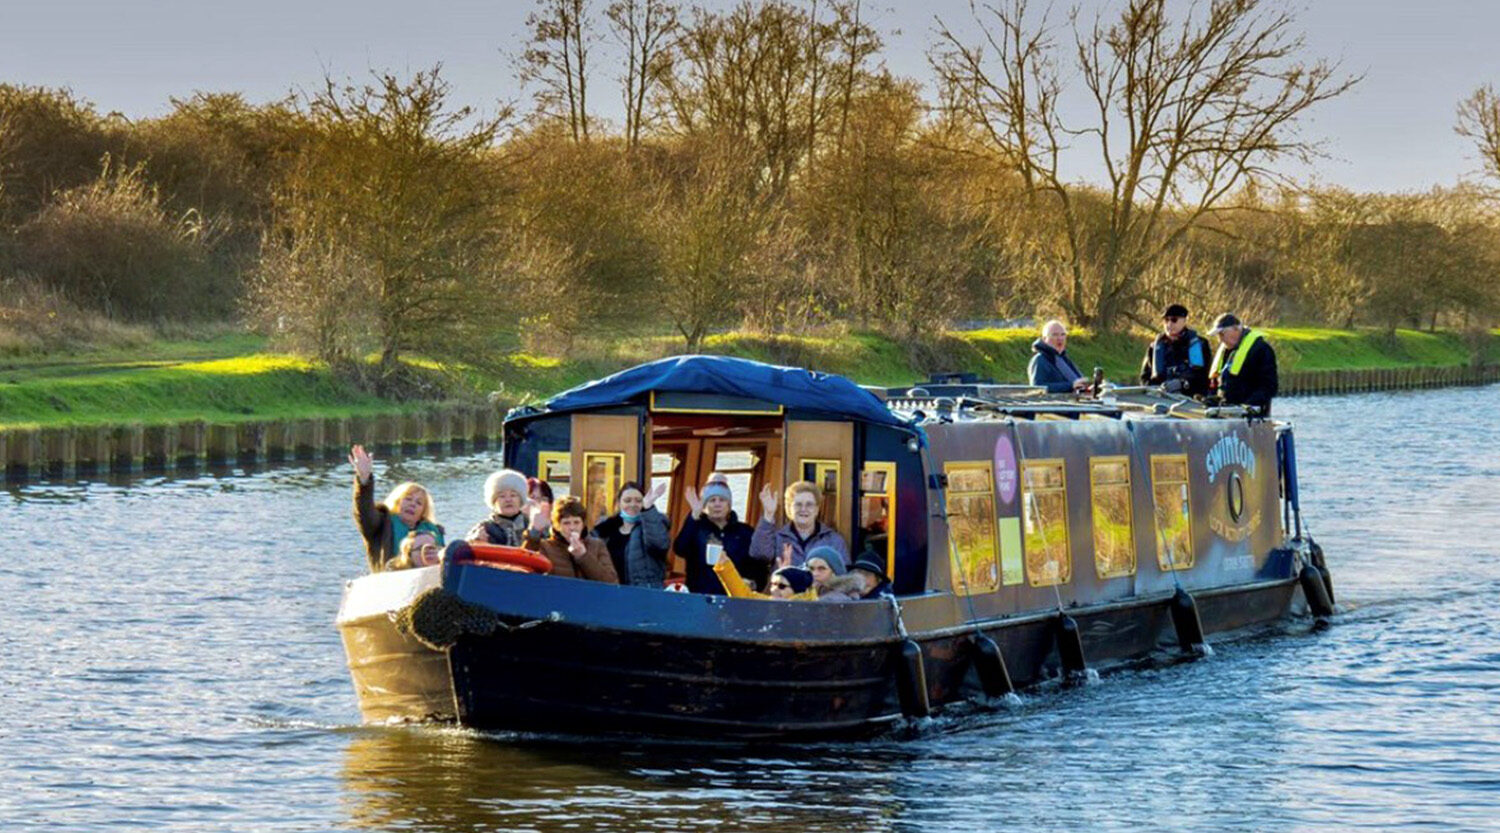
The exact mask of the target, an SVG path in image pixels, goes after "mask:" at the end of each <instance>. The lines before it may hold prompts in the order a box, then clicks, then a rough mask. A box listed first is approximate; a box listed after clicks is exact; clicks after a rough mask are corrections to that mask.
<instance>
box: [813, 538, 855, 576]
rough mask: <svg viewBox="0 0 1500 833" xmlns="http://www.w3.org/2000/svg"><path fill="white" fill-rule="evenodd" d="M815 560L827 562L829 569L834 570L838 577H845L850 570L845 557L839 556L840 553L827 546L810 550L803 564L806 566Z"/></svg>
mask: <svg viewBox="0 0 1500 833" xmlns="http://www.w3.org/2000/svg"><path fill="white" fill-rule="evenodd" d="M814 558H820V559H822V560H824V561H827V562H828V567H829V569H831V570H833V574H834V575H836V576H841V575H843V574H844V573H845V572H847V571H848V569H849V567H848V565H846V564H845V563H844V557H843V556H842V555H839V551H838V550H836V549H834V548H833V547H830V546H828V545H826V544H824V545H823V546H819V547H813V548H812V549H810V550H808V551H807V556H806V557H805V558H803V559H802V563H804V564H806V563H807V562H809V561H811V560H813V559H814Z"/></svg>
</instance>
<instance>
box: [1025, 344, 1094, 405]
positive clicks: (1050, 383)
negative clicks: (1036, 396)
mask: <svg viewBox="0 0 1500 833" xmlns="http://www.w3.org/2000/svg"><path fill="white" fill-rule="evenodd" d="M1031 352H1033V353H1035V354H1036V355H1034V356H1032V357H1031V364H1029V365H1027V367H1026V376H1027V378H1029V379H1030V380H1031V384H1033V385H1036V386H1037V387H1043V388H1046V389H1047V391H1048V392H1049V393H1071V392H1072V391H1073V380H1074V379H1082V378H1083V373H1081V372H1079V370H1078V365H1075V364H1073V360H1072V359H1070V358H1068V354H1067V353H1059V352H1057V351H1056V350H1054V349H1053V348H1052V345H1050V344H1048V343H1047V342H1045V341H1042V340H1041V339H1037V340H1036V341H1033V342H1032V343H1031Z"/></svg>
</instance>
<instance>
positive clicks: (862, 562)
mask: <svg viewBox="0 0 1500 833" xmlns="http://www.w3.org/2000/svg"><path fill="white" fill-rule="evenodd" d="M849 569H851V570H864V571H865V572H867V573H874V574H875V575H876V576H877V577H879V579H880V580H881V581H890V580H891V578H890V576H887V575H886V574H885V568H884V567H882V566H880V565H879V564H876V563H875V562H874V561H871V560H870V559H868V558H861V559H859V560H858V561H856V562H854V563H853V564H851V565H850V566H849Z"/></svg>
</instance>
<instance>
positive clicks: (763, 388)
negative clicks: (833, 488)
mask: <svg viewBox="0 0 1500 833" xmlns="http://www.w3.org/2000/svg"><path fill="white" fill-rule="evenodd" d="M650 391H657V392H668V391H670V392H676V393H706V394H718V395H721V396H738V397H743V398H746V399H758V400H761V401H763V402H770V403H773V404H777V405H782V406H785V407H788V408H797V409H800V410H808V411H821V412H823V413H826V414H830V415H835V416H841V417H845V418H847V419H858V420H863V421H865V422H872V423H875V424H877V425H898V426H902V427H906V428H910V427H911V426H910V424H909V423H908V422H907V421H906V420H904V419H902V418H901V417H898V416H896V415H895V414H893V413H891V411H890V410H889V409H888V408H886V407H885V404H884V403H883V402H881V401H880V399H878V398H877V397H876V396H875V394H873V393H870V392H869V391H867V390H865V389H864V388H861V387H860V386H858V385H856V384H854V383H853V382H851V381H849V380H848V379H845V378H844V377H842V376H833V375H830V374H827V373H815V372H813V371H811V370H803V369H802V368H797V367H777V366H776V365H770V364H762V363H761V362H754V361H750V360H749V359H736V358H732V357H729V356H676V357H674V358H670V359H660V360H658V361H654V362H648V363H646V364H642V365H637V366H635V367H632V368H630V369H629V370H622V371H620V372H619V373H616V374H614V375H613V376H606V377H604V378H603V379H599V380H597V381H593V382H588V383H586V384H583V385H579V386H578V387H576V388H573V389H572V390H567V391H563V392H562V393H560V394H558V395H557V396H554V397H552V398H551V399H549V400H547V402H546V404H545V405H543V406H542V407H543V409H544V410H548V411H576V410H581V409H584V408H600V407H608V406H610V405H620V404H624V403H626V402H630V401H633V400H635V399H636V397H639V396H643V395H645V394H647V393H649V392H650Z"/></svg>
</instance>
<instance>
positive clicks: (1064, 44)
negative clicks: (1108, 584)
mask: <svg viewBox="0 0 1500 833" xmlns="http://www.w3.org/2000/svg"><path fill="white" fill-rule="evenodd" d="M1284 8H1285V7H1283V6H1281V5H1278V4H1276V3H1274V2H1272V0H1230V2H1223V3H1213V4H1207V5H1206V6H1197V7H1193V9H1192V10H1191V11H1187V10H1182V9H1178V8H1176V7H1175V6H1173V5H1172V4H1168V3H1166V2H1165V0H1130V1H1129V2H1122V3H1120V4H1117V5H1116V6H1115V7H1114V10H1113V11H1111V12H1109V13H1107V14H1106V15H1104V16H1102V17H1095V14H1094V12H1092V11H1090V10H1088V9H1082V10H1080V11H1079V12H1078V13H1077V14H1073V15H1067V14H1060V13H1055V12H1054V13H1052V14H1051V15H1050V16H1049V15H1048V14H1047V13H1045V10H1043V9H1041V8H1039V7H1037V6H1035V5H1028V3H1026V2H1025V1H1024V0H1007V2H1003V3H1000V4H996V5H995V6H994V7H980V9H979V11H977V12H976V13H975V17H974V18H973V19H965V20H949V21H941V24H940V26H939V27H938V28H937V30H936V33H935V35H934V36H933V39H932V43H931V44H930V50H929V56H928V57H929V59H930V62H931V65H932V66H933V68H934V78H935V80H934V81H933V82H932V83H931V84H929V85H928V86H927V87H923V86H921V85H919V84H918V83H917V82H916V81H914V80H913V79H910V78H903V77H900V76H897V75H895V74H893V73H892V72H891V71H890V70H889V69H888V68H887V66H886V65H885V63H884V61H883V54H884V49H885V45H884V42H883V39H882V32H881V28H880V22H879V18H878V16H876V15H873V14H872V12H871V9H870V8H869V7H868V6H867V5H866V4H864V3H863V2H861V0H823V2H817V3H807V2H802V3H799V2H790V1H789V0H788V1H787V2H782V1H781V0H761V1H760V2H748V0H747V2H741V3H739V4H736V5H733V6H729V7H727V8H723V9H716V10H707V9H702V8H696V7H690V6H687V5H683V4H680V3H677V2H673V0H613V2H608V3H606V2H604V0H537V2H536V4H535V8H534V13H533V14H532V16H531V17H530V18H529V20H528V27H529V28H528V32H529V41H528V45H527V48H526V49H525V50H524V51H523V52H522V53H521V55H520V56H519V57H518V59H517V61H518V66H517V72H518V74H519V75H520V76H521V77H522V78H523V80H525V81H526V82H527V83H528V84H529V87H528V89H529V90H530V92H531V98H530V99H529V100H526V101H522V102H519V103H518V104H516V105H515V106H513V107H512V106H489V107H485V106H471V105H469V104H466V103H463V102H458V101H455V100H454V97H453V94H452V91H451V89H450V88H449V87H448V85H447V84H446V82H445V81H444V80H443V78H442V73H441V69H440V68H433V69H430V70H423V71H418V72H415V73H412V74H396V73H388V72H383V71H378V70H377V71H375V72H373V73H372V74H371V75H370V76H369V78H368V79H363V80H360V79H355V80H338V79H332V78H329V79H323V80H322V81H321V82H320V83H316V84H314V85H313V86H312V87H310V88H308V89H307V90H305V91H303V92H299V93H296V94H293V95H289V96H288V97H287V98H286V99H284V100H281V101H274V102H269V103H257V102H250V101H246V100H245V99H244V98H243V97H241V96H239V95H237V94H235V93H232V92H197V93H193V94H191V95H188V96H187V97H185V98H183V99H180V100H174V101H173V102H172V106H171V110H170V112H168V113H167V114H166V115H163V116H159V117H154V118H148V119H142V120H138V121H132V120H129V119H126V118H123V117H121V116H118V115H104V114H100V113H98V112H97V111H96V110H95V108H93V107H92V106H91V105H90V104H89V103H88V102H87V101H85V100H83V99H81V98H79V97H77V96H76V95H74V94H73V93H72V92H70V91H67V90H58V89H38V88H27V87H16V86H11V85H5V84H0V354H4V355H5V356H10V357H14V358H13V360H10V365H9V366H10V368H11V370H9V371H7V372H12V373H20V374H21V375H23V376H24V375H25V371H24V370H21V369H20V368H25V367H27V366H28V363H29V362H30V363H34V362H36V361H43V363H45V360H46V359H48V358H52V357H56V356H59V355H62V354H66V353H69V352H78V351H84V352H87V351H89V350H94V351H104V353H103V354H102V355H113V356H122V357H128V356H135V355H140V356H148V357H149V356H150V355H154V354H159V353H162V352H166V353H170V352H172V348H171V347H170V345H171V344H172V343H173V340H174V339H181V338H183V337H184V336H195V335H196V336H201V335H203V334H204V333H209V334H215V333H217V334H223V333H233V332H240V333H244V332H250V333H253V334H255V337H256V338H257V339H262V340H263V341H257V342H256V343H257V344H262V343H263V344H264V345H266V347H265V349H266V350H269V351H272V353H271V355H275V356H286V357H288V358H285V359H284V360H283V359H275V360H272V359H265V360H264V362H265V364H263V365H260V367H261V368H262V369H261V370H259V371H257V372H255V373H242V374H239V376H238V377H237V378H238V379H239V381H240V384H242V385H243V384H245V383H246V382H247V381H248V380H249V379H251V378H254V379H262V378H264V380H265V381H266V385H267V390H266V391H264V392H263V393H264V396H263V397H262V394H261V393H255V392H250V393H247V394H246V396H247V397H249V398H248V399H246V400H243V401H241V400H238V399H235V398H234V394H233V392H232V391H230V390H228V389H227V388H226V389H220V388H215V387H214V386H213V384H216V383H213V384H211V383H209V382H208V381H205V380H209V379H217V378H220V377H221V376H224V375H233V374H231V373H229V372H228V371H227V370H225V368H224V367H223V366H218V365H215V364H214V363H213V362H212V361H202V362H199V361H186V360H185V359H182V358H179V359H163V360H164V361H169V362H175V363H171V364H169V365H167V366H163V367H160V368H145V369H143V368H135V369H130V370H111V371H103V370H101V371H99V372H89V373H87V374H78V375H77V376H76V378H75V380H74V381H69V382H67V384H63V381H62V380H59V381H58V382H57V385H58V386H59V387H58V388H57V391H50V392H46V393H44V392H43V391H42V390H41V389H40V387H38V388H37V389H36V390H35V391H32V392H29V393H24V394H23V392H22V390H21V389H22V388H25V387H26V386H27V385H31V384H38V385H39V384H40V382H39V381H38V380H40V379H43V378H45V377H44V376H36V377H33V378H32V379H31V380H30V381H28V380H27V379H19V380H18V381H16V382H15V383H14V384H12V385H11V386H10V390H9V391H8V392H7V393H4V394H0V396H3V397H4V398H3V400H0V401H3V402H4V405H3V410H0V419H3V420H6V421H9V420H14V419H43V418H44V417H46V415H47V408H49V407H50V408H52V411H53V415H54V416H55V415H56V411H57V409H56V408H55V407H54V406H52V405H50V404H49V403H50V402H51V399H49V397H53V398H57V399H59V400H62V401H65V402H67V400H68V397H71V396H74V395H75V393H74V388H72V387H70V386H71V385H74V384H81V385H85V386H87V384H93V385H96V386H97V390H95V391H93V392H90V393H84V392H83V389H82V388H80V389H78V392H77V393H76V395H77V397H79V399H78V401H77V403H75V404H69V405H68V410H65V411H64V413H71V414H74V415H75V417H76V418H79V419H82V418H85V415H87V414H93V413H100V414H102V413H104V412H105V411H106V410H107V409H108V404H109V402H110V401H111V399H110V395H109V394H108V393H106V392H105V391H106V389H107V385H106V383H107V382H110V376H111V374H114V373H125V374H134V375H128V376H127V377H124V378H133V379H137V380H141V379H145V380H149V384H148V385H146V384H144V383H143V385H144V386H146V387H150V388H151V389H152V390H153V391H155V392H156V393H154V394H152V395H154V396H159V397H160V399H161V401H160V402H153V401H152V400H151V399H150V398H149V397H148V398H146V399H142V400H134V399H128V400H121V401H128V402H130V403H131V404H130V407H131V408H139V409H141V413H145V414H157V413H159V412H161V411H162V410H163V409H165V408H168V407H169V406H170V407H176V404H175V403H184V404H183V407H187V408H189V409H191V408H193V407H199V406H201V407H202V408H210V409H213V408H219V407H220V406H219V405H218V404H216V403H227V404H225V405H224V407H223V408H221V409H220V410H222V411H223V412H224V413H225V414H229V415H233V414H235V413H242V414H243V412H245V411H246V409H248V410H249V411H250V412H254V413H259V412H261V411H262V410H265V409H272V410H277V409H282V408H293V407H296V401H297V400H298V397H303V396H305V398H306V403H307V404H308V405H309V407H325V406H330V407H333V406H331V405H328V403H332V402H337V403H339V404H337V405H336V407H351V408H361V407H366V406H369V407H375V406H377V405H378V403H380V402H397V403H401V402H407V401H411V400H426V399H431V398H441V397H447V396H453V395H466V394H473V393H474V392H476V391H481V392H482V391H483V390H494V389H496V388H501V387H502V386H503V390H502V396H503V397H505V398H506V399H507V400H508V401H518V400H520V399H522V398H524V397H525V396H528V395H535V394H537V393H539V392H545V391H550V390H555V389H557V388H559V387H563V386H565V385H566V384H568V383H570V382H573V381H577V380H579V379H581V378H583V377H584V374H594V373H597V372H600V371H604V370H607V369H614V368H616V367H618V366H619V365H620V364H621V363H622V362H625V361H627V360H629V359H640V358H652V357H656V356H659V355H665V354H668V353H672V352H681V351H698V350H706V351H714V352H735V353H739V354H741V355H753V356H755V357H758V358H768V359H772V360H778V361H787V362H793V363H801V364H809V365H813V366H816V367H820V368H821V369H825V370H831V371H842V372H849V373H851V374H852V375H854V376H855V377H856V378H859V379H861V381H867V382H897V381H905V380H908V379H910V378H912V377H913V375H914V373H915V374H916V375H920V373H921V372H923V371H927V370H937V369H944V370H947V369H965V370H973V371H977V372H979V373H981V374H982V375H993V376H995V377H996V378H999V379H1011V378H1013V373H1012V370H1013V369H1014V368H1017V367H1020V366H1022V365H1024V360H1025V355H1026V352H1027V344H1028V343H1029V341H1030V335H1029V333H1012V332H1009V331H990V330H983V329H980V330H973V329H972V327H973V326H976V325H975V324H974V321H975V320H976V319H977V320H978V321H979V322H980V323H979V324H978V326H983V322H986V321H1004V320H1017V319H1032V320H1040V319H1044V318H1047V317H1052V316H1060V317H1063V318H1065V319H1067V320H1068V321H1069V322H1070V323H1072V324H1074V325H1075V326H1079V327H1086V328H1088V329H1089V330H1091V331H1092V332H1094V333H1097V334H1098V335H1097V336H1096V337H1095V338H1096V341H1095V342H1093V343H1097V344H1098V345H1100V346H1101V347H1103V348H1104V349H1101V350H1100V351H1099V353H1100V355H1101V357H1102V358H1100V359H1094V358H1091V357H1090V356H1089V355H1088V354H1089V352H1090V346H1089V345H1090V344H1091V343H1090V342H1089V341H1086V340H1085V341H1080V342H1077V347H1075V350H1077V351H1078V352H1079V353H1080V354H1081V358H1082V362H1083V363H1084V364H1093V363H1099V364H1102V365H1103V366H1104V367H1105V368H1106V369H1107V370H1108V371H1109V373H1110V374H1111V375H1112V376H1115V377H1117V378H1118V377H1123V376H1127V375H1128V371H1130V370H1131V369H1132V367H1131V365H1133V364H1134V362H1135V361H1136V358H1135V354H1136V351H1137V350H1138V349H1139V345H1140V343H1141V337H1142V335H1143V334H1144V332H1145V331H1146V330H1148V329H1150V328H1153V327H1154V326H1155V322H1156V318H1157V315H1158V314H1159V310H1160V308H1161V306H1162V305H1163V304H1165V303H1167V302H1169V301H1180V302H1183V303H1186V304H1187V305H1188V306H1189V307H1190V308H1191V309H1192V310H1193V311H1194V314H1195V315H1194V323H1195V324H1196V325H1198V326H1206V322H1207V321H1208V320H1209V319H1210V318H1211V316H1212V314H1214V313H1215V312H1218V311H1222V310H1229V309H1232V310H1235V311H1236V312H1238V313H1239V314H1240V315H1241V317H1242V318H1245V319H1246V320H1248V321H1250V322H1251V323H1254V324H1261V325H1271V326H1274V327H1292V328H1302V329H1296V330H1279V331H1278V335H1279V336H1280V338H1281V340H1280V341H1279V342H1278V349H1280V350H1282V351H1283V354H1284V355H1286V356H1287V358H1288V359H1289V363H1290V364H1292V365H1294V366H1295V365H1296V363H1297V362H1299V361H1307V362H1314V363H1316V364H1315V365H1307V366H1306V367H1308V368H1311V367H1313V366H1328V365H1327V364H1325V362H1328V361H1330V360H1335V359H1336V360H1337V361H1339V362H1344V363H1345V364H1341V365H1339V366H1355V365H1359V364H1361V363H1366V362H1386V363H1394V364H1405V363H1421V364H1428V363H1452V364H1460V363H1465V362H1468V361H1471V360H1474V359H1476V358H1482V357H1484V356H1485V355H1487V353H1486V351H1487V350H1489V349H1490V347H1489V346H1488V344H1487V340H1488V338H1489V336H1488V333H1489V328H1490V327H1492V326H1493V325H1494V323H1495V321H1496V318H1497V315H1500V280H1497V277H1500V216H1497V213H1496V207H1497V202H1496V200H1495V199H1494V194H1493V193H1492V191H1491V189H1490V188H1489V187H1487V185H1486V184H1485V183H1483V182H1475V183H1472V184H1469V185H1465V186H1461V187H1456V188H1443V189H1433V190H1431V191H1429V192H1425V193H1415V194H1366V193H1352V192H1348V191H1344V190H1340V189H1335V188H1327V187H1322V186H1318V185H1315V184H1311V183H1306V182H1296V181H1293V180H1291V179H1289V178H1288V177H1287V176H1285V175H1284V174H1282V173H1280V171H1281V170H1282V169H1284V168H1285V167H1286V166H1287V164H1288V163H1293V162H1305V161H1307V160H1310V159H1315V158H1316V157H1317V156H1318V154H1319V153H1320V152H1322V150H1323V148H1322V146H1320V145H1319V144H1318V143H1316V142H1314V141H1312V139H1310V138H1309V137H1308V136H1307V135H1306V133H1305V130H1306V117H1307V115H1308V113H1310V112H1316V110H1317V108H1318V107H1320V106H1321V105H1322V104H1323V103H1324V102H1326V101H1327V100H1328V99H1330V98H1333V97H1336V96H1338V95H1340V94H1342V93H1343V92H1345V91H1346V90H1348V89H1349V88H1350V86H1351V85H1352V84H1354V83H1356V80H1357V79H1355V78H1353V77H1351V76H1350V75H1349V74H1347V73H1345V72H1343V71H1342V70H1341V69H1340V68H1339V67H1337V66H1336V65H1332V64H1329V63H1328V62H1326V61H1324V60H1321V59H1320V58H1319V56H1315V55H1309V54H1305V53H1306V50H1305V49H1304V47H1303V45H1302V42H1301V40H1300V38H1299V36H1298V34H1297V31H1296V28H1295V21H1294V20H1293V19H1292V17H1291V16H1290V14H1289V12H1287V11H1285V10H1284ZM1183 14H1186V15H1187V16H1186V17H1184V16H1182V15H1183ZM1480 80H1482V79H1476V83H1478V82H1479V81H1480ZM604 99H618V100H619V103H618V104H617V105H611V106H610V107H601V106H600V104H599V102H600V101H601V100H604ZM1455 106H1456V107H1457V108H1459V109H1458V111H1457V115H1456V125H1457V129H1459V130H1460V131H1461V132H1463V133H1464V134H1465V135H1468V136H1470V137H1472V139H1473V140H1474V142H1475V143H1476V147H1477V149H1478V150H1479V151H1480V154H1481V157H1482V158H1484V159H1486V160H1495V159H1500V130H1497V129H1496V128H1495V125H1497V124H1500V101H1497V98H1496V96H1495V95H1494V94H1493V92H1492V91H1491V90H1490V88H1488V87H1481V88H1480V89H1479V90H1478V91H1477V92H1476V93H1475V95H1474V96H1473V97H1471V98H1470V99H1469V100H1467V101H1466V102H1463V103H1462V105H1461V107H1460V106H1459V103H1458V102H1455ZM606 111H607V112H609V113H612V114H616V113H617V114H618V115H617V116H612V117H610V118H606V117H605V116H604V115H602V114H603V113H605V112H606ZM1327 138H1328V139H1329V140H1330V141H1331V142H1332V143H1334V144H1335V146H1336V142H1337V137H1327ZM1488 164H1489V165H1490V168H1489V175H1490V176H1491V177H1492V178H1500V166H1497V165H1496V164H1494V163H1493V162H1492V161H1491V162H1489V163H1488ZM1089 171H1102V173H1101V174H1099V175H1097V176H1094V177H1093V181H1088V177H1089V174H1088V172H1089ZM956 324H963V325H964V326H965V327H966V328H968V331H966V332H955V331H954V326H955V325H956ZM1309 328H1311V329H1309ZM1320 328H1321V329H1320ZM1323 330H1327V332H1324V331H1323ZM1417 331H1424V332H1425V333H1426V334H1425V335H1422V334H1419V333H1418V332H1417ZM666 334H670V335H666ZM225 337H231V336H225ZM1304 339H1313V341H1311V342H1308V341H1304ZM1381 339H1383V340H1384V341H1383V344H1384V345H1385V346H1383V347H1382V346H1377V342H1380V341H1381ZM162 340H165V342H166V344H167V345H168V346H167V347H161V346H160V345H159V344H158V342H159V341H162ZM196 341H197V342H198V343H200V344H205V343H206V344H214V343H215V339H213V338H209V339H206V340H205V339H202V338H198V339H196ZM1314 344H1315V345H1316V348H1315V349H1312V348H1311V347H1309V349H1307V350H1303V346H1304V345H1314ZM1346 348H1347V349H1346ZM259 350H260V348H259V347H257V348H256V350H253V351H248V352H259ZM153 351H155V353H153ZM246 352H247V351H242V350H241V351H235V353H234V355H233V356H223V357H212V356H205V357H194V358H204V359H212V358H232V359H234V360H235V361H240V362H243V361H245V359H244V355H245V354H246ZM39 357H40V358H39ZM145 360H149V359H145ZM80 361H81V362H83V363H84V364H88V363H89V362H90V361H91V360H90V359H89V358H88V357H87V356H85V357H83V358H81V359H80ZM278 362H281V363H278ZM32 366H34V364H33V365H32ZM231 366H233V365H231ZM142 374H144V375H142ZM70 378H71V377H70ZM77 379H87V380H90V381H89V382H87V383H85V382H79V381H76V380H77ZM200 382H202V384H203V385H204V387H203V388H202V389H201V390H200V389H199V388H196V387H194V386H195V385H198V384H199V383H200ZM110 383H112V382H110ZM299 385H306V386H307V387H305V388H299V387H298V386H299ZM486 386H489V387H486ZM297 390H302V393H296V392H295V391H297ZM59 391H60V392H59ZM92 396H97V397H98V398H97V400H90V399H88V397H92ZM193 396H201V397H203V399H202V401H201V402H199V403H198V405H197V406H193V405H188V404H186V403H188V402H190V397H193ZM278 397H280V398H278ZM22 403H30V404H22ZM90 403H94V404H90ZM397 407H400V405H397ZM95 409H98V410H95Z"/></svg>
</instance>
